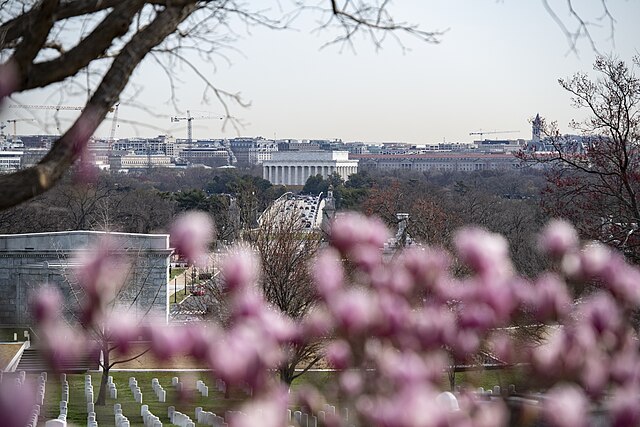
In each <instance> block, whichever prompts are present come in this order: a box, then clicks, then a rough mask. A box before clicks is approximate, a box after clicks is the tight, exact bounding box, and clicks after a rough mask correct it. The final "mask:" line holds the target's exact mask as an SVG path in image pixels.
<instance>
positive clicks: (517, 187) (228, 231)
mask: <svg viewBox="0 0 640 427" xmlns="http://www.w3.org/2000/svg"><path fill="white" fill-rule="evenodd" d="M75 176H76V175H75V174H74V172H73V171H72V172H71V173H69V175H68V176H67V177H66V178H65V179H64V180H63V182H61V183H60V184H59V185H57V186H56V187H55V188H54V189H53V190H51V191H50V192H47V193H45V194H43V195H41V196H39V197H37V198H35V199H33V200H31V201H29V202H27V203H24V204H22V205H20V206H17V207H15V208H13V209H11V210H8V211H5V212H2V213H0V232H2V233H27V232H45V231H60V230H79V229H94V230H111V231H122V232H134V233H152V232H166V231H167V230H168V227H169V225H170V223H171V221H172V220H173V218H174V217H175V216H176V215H177V214H179V213H180V212H183V211H188V210H193V209H197V210H201V211H204V212H208V213H209V214H210V215H211V216H212V217H213V219H214V221H215V223H216V226H217V235H218V239H219V240H225V241H233V240H235V239H237V238H238V237H239V235H240V231H241V230H242V229H245V228H249V227H253V226H255V225H256V221H257V217H258V216H259V214H260V213H261V212H262V211H264V209H265V208H266V207H267V206H268V205H269V204H270V203H271V202H272V201H274V200H275V199H276V198H278V197H279V196H281V195H282V194H283V193H284V192H286V191H287V188H286V187H284V186H274V185H272V184H271V183H270V182H269V181H266V180H264V179H262V178H260V177H258V176H255V175H252V174H250V173H247V172H246V171H241V170H205V169H189V170H183V171H176V170H168V169H154V170H151V171H148V172H146V173H145V174H141V175H124V174H109V173H97V174H96V176H95V177H94V179H93V180H91V181H90V182H80V181H79V180H77V179H76V178H75ZM544 186H545V178H544V176H543V175H542V174H541V173H539V172H536V171H532V170H522V171H482V172H476V173H444V174H440V173H438V174H429V173H393V174H389V173H386V174H383V173H379V172H369V171H362V172H359V173H357V174H355V175H352V176H351V177H350V179H349V181H347V182H344V181H343V180H342V179H341V178H340V177H339V176H337V175H334V176H331V177H329V178H327V179H323V178H322V177H321V176H314V177H310V178H309V180H308V181H307V183H306V184H305V186H304V188H303V189H302V190H301V192H302V193H304V194H316V195H317V194H320V193H323V194H324V195H326V194H327V193H328V191H329V189H332V191H333V196H334V199H335V201H336V207H337V209H338V210H357V211H361V212H364V213H366V214H369V215H376V216H379V217H380V218H382V219H383V220H384V221H385V222H386V223H387V224H388V225H389V227H390V228H391V229H392V230H393V229H395V228H396V225H397V220H396V214H397V213H401V212H404V213H408V214H409V215H410V220H409V227H408V232H409V234H410V235H411V237H412V238H413V239H414V240H417V241H420V242H423V243H428V244H433V245H442V246H447V245H448V244H449V242H450V240H451V235H452V233H453V231H454V230H455V229H457V228H459V227H460V226H462V225H465V224H477V225H479V226H482V227H485V228H487V229H489V230H491V231H495V232H500V233H502V234H504V235H505V237H506V238H507V239H508V240H509V243H510V246H511V250H512V255H513V259H514V260H515V263H516V266H517V268H518V270H519V271H521V272H523V273H524V274H534V273H535V272H537V271H539V270H540V269H541V268H542V267H543V266H544V261H543V259H542V258H541V257H539V256H538V253H537V251H536V250H535V247H534V246H535V244H534V242H535V235H536V233H537V232H538V231H539V230H540V228H541V227H542V225H543V224H544V223H546V221H547V220H548V217H547V215H546V214H545V213H544V212H543V210H542V209H541V207H540V206H541V205H540V194H541V191H542V189H543V188H544Z"/></svg>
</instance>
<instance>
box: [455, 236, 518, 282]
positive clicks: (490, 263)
mask: <svg viewBox="0 0 640 427" xmlns="http://www.w3.org/2000/svg"><path fill="white" fill-rule="evenodd" d="M454 244H455V247H456V251H457V252H458V255H459V256H460V258H461V259H462V261H463V262H464V263H465V264H467V265H468V266H469V267H471V268H472V269H473V270H474V271H475V272H477V273H478V274H480V275H492V276H493V277H495V278H500V277H504V276H508V275H510V274H511V270H512V267H511V263H510V261H509V246H508V244H507V241H506V239H505V238H504V237H502V236H501V235H499V234H494V233H490V232H488V231H486V230H483V229H480V228H463V229H461V230H460V231H458V232H457V233H456V235H455V237H454Z"/></svg>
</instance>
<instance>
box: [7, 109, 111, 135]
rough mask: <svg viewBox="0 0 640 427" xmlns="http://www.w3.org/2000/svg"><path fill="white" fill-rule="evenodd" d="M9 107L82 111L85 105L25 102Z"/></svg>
mask: <svg viewBox="0 0 640 427" xmlns="http://www.w3.org/2000/svg"><path fill="white" fill-rule="evenodd" d="M9 108H22V109H25V110H56V111H60V110H75V111H82V110H84V108H85V107H78V106H75V105H27V104H11V105H9ZM114 109H115V108H114V107H111V108H109V112H113V111H114ZM58 132H60V128H58Z"/></svg>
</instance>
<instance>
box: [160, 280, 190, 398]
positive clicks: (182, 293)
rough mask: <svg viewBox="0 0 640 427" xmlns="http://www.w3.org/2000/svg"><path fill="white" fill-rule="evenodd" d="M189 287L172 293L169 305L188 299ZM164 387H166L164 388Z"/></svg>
mask: <svg viewBox="0 0 640 427" xmlns="http://www.w3.org/2000/svg"><path fill="white" fill-rule="evenodd" d="M188 288H189V286H187V288H185V289H181V290H179V291H178V292H176V293H172V294H171V295H170V296H169V304H176V303H180V302H182V300H184V299H185V298H186V297H188V296H189V295H191V292H190V291H189V290H188ZM163 387H164V386H163Z"/></svg>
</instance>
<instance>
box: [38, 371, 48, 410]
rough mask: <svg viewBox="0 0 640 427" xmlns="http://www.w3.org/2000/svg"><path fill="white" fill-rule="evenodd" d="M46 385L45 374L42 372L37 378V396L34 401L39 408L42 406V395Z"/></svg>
mask: <svg viewBox="0 0 640 427" xmlns="http://www.w3.org/2000/svg"><path fill="white" fill-rule="evenodd" d="M46 385H47V373H46V372H42V373H41V374H40V376H39V377H38V396H37V400H36V402H37V403H38V405H40V406H43V405H44V393H45V390H46Z"/></svg>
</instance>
